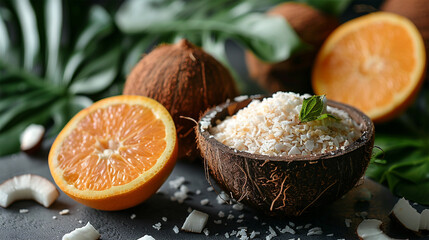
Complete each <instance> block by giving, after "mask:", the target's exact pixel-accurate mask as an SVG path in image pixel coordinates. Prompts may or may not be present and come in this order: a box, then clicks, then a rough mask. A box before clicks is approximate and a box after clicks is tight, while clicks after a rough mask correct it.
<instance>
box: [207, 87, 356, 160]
mask: <svg viewBox="0 0 429 240" xmlns="http://www.w3.org/2000/svg"><path fill="white" fill-rule="evenodd" d="M309 97H310V95H308V94H305V95H299V94H296V93H286V92H277V93H275V94H273V96H272V97H270V98H264V99H263V100H262V101H260V100H253V101H252V102H251V103H250V104H249V105H248V106H247V107H245V108H243V109H241V110H240V111H238V112H237V113H236V114H235V115H233V116H231V117H228V118H226V119H225V120H224V121H218V122H217V125H216V126H214V127H211V128H210V129H209V131H210V133H211V134H212V135H213V136H214V138H215V139H216V140H218V141H219V142H221V143H223V144H225V145H227V146H229V147H231V148H234V149H236V150H240V151H245V152H249V153H253V154H262V155H268V156H291V155H311V154H320V153H326V152H330V151H336V150H339V149H342V150H344V149H345V147H347V146H348V145H350V144H351V143H352V142H354V141H355V140H357V139H358V138H359V137H360V135H361V132H360V127H359V126H358V125H357V123H356V122H355V121H353V120H352V119H351V118H350V116H349V115H348V114H347V113H346V112H345V111H342V110H340V109H337V108H333V107H330V106H327V108H326V111H327V112H328V113H330V114H332V115H334V116H336V117H338V118H340V119H341V120H340V121H337V120H335V119H331V118H327V119H323V120H316V121H310V122H305V123H301V122H300V121H299V113H300V111H301V108H302V103H303V100H304V99H305V98H309Z"/></svg>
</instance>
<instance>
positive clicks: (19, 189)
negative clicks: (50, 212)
mask: <svg viewBox="0 0 429 240" xmlns="http://www.w3.org/2000/svg"><path fill="white" fill-rule="evenodd" d="M58 196H59V192H58V190H57V189H56V188H55V185H54V184H53V183H52V182H51V181H49V180H48V179H46V178H44V177H41V176H38V175H33V174H24V175H20V176H15V177H13V178H11V179H8V180H6V181H4V182H3V183H2V184H1V185H0V206H2V207H4V208H6V207H8V206H9V205H10V204H12V203H13V202H15V201H18V200H24V199H32V200H35V201H36V202H38V203H39V204H41V205H43V206H44V207H49V206H50V205H51V204H52V203H53V202H54V201H55V200H56V199H57V198H58Z"/></svg>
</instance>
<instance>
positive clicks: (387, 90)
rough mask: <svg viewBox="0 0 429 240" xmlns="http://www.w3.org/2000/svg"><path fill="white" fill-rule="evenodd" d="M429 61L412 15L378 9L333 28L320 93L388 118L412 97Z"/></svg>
mask: <svg viewBox="0 0 429 240" xmlns="http://www.w3.org/2000/svg"><path fill="white" fill-rule="evenodd" d="M425 64H426V53H425V48H424V43H423V39H422V37H421V35H420V33H419V31H418V30H417V28H416V27H415V26H414V24H413V23H412V22H411V21H410V20H408V19H406V18H404V17H402V16H399V15H396V14H392V13H386V12H378V13H372V14H368V15H365V16H362V17H359V18H356V19H353V20H351V21H348V22H346V23H344V24H342V25H341V26H340V27H338V28H337V29H336V30H334V32H332V34H331V35H330V36H329V37H328V39H327V40H326V41H325V43H324V44H323V46H322V48H321V50H320V52H319V53H318V56H317V59H316V62H315V66H314V68H313V73H312V86H313V90H314V92H315V93H316V94H319V95H322V94H326V96H327V98H329V99H332V100H336V101H339V102H343V103H347V104H350V105H352V106H355V107H357V108H358V109H360V110H362V111H363V112H364V113H366V114H367V115H368V116H369V117H370V118H371V119H372V120H373V121H374V122H383V121H386V120H389V119H391V118H393V117H396V116H397V115H399V114H400V113H401V112H402V111H403V110H405V109H406V108H407V107H408V106H409V105H410V104H411V103H412V101H413V100H414V98H415V96H416V95H417V93H418V91H419V90H420V87H421V86H422V83H423V80H424V75H425Z"/></svg>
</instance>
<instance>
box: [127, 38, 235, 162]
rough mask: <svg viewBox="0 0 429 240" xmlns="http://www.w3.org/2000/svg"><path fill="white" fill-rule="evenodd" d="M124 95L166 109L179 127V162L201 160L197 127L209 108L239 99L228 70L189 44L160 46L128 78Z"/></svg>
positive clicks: (141, 61) (184, 41) (185, 42)
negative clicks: (137, 96) (141, 99)
mask: <svg viewBox="0 0 429 240" xmlns="http://www.w3.org/2000/svg"><path fill="white" fill-rule="evenodd" d="M123 94H127V95H142V96H146V97H150V98H153V99H155V100H157V101H158V102H160V103H161V104H162V105H164V107H165V108H167V110H168V111H169V112H170V114H171V116H172V117H173V120H174V122H175V124H176V129H177V136H178V139H179V158H181V157H185V156H186V157H188V158H189V159H190V160H193V159H194V158H195V157H197V156H198V152H197V149H196V143H195V133H194V131H193V127H194V126H195V123H194V122H192V121H190V120H189V119H184V118H182V116H183V117H187V118H192V119H199V117H200V115H201V114H202V113H203V112H204V111H206V110H207V109H208V108H210V107H212V106H214V105H217V104H220V103H222V102H225V101H226V100H227V99H229V98H234V97H235V96H237V89H236V86H235V83H234V80H233V78H232V77H231V75H230V73H229V72H228V70H227V69H226V68H225V67H224V66H222V64H220V63H219V62H218V61H217V60H216V59H214V58H213V57H212V56H210V55H209V54H207V53H206V52H204V51H203V50H202V49H201V48H198V47H196V46H194V45H193V44H192V43H190V42H188V41H187V40H181V41H180V42H178V43H177V44H173V45H167V44H165V45H160V46H159V47H157V48H156V49H154V50H153V51H152V52H150V53H149V54H148V55H146V56H145V57H144V58H143V59H142V60H140V62H139V63H137V65H136V66H135V67H134V68H133V70H132V71H131V73H130V75H129V76H128V78H127V80H126V83H125V87H124V91H123Z"/></svg>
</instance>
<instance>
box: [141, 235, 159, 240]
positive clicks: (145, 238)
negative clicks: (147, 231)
mask: <svg viewBox="0 0 429 240" xmlns="http://www.w3.org/2000/svg"><path fill="white" fill-rule="evenodd" d="M137 240H155V238H153V237H152V236H151V235H144V236H143V237H141V238H139V239H137Z"/></svg>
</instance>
